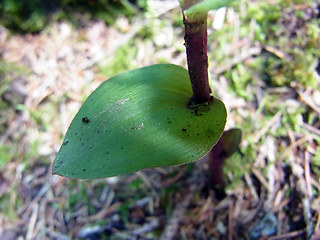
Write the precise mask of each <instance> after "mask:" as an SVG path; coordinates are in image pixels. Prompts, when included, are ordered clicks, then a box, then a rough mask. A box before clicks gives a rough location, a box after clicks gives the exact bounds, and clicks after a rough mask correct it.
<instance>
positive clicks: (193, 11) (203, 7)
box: [184, 0, 234, 19]
mask: <svg viewBox="0 0 320 240" xmlns="http://www.w3.org/2000/svg"><path fill="white" fill-rule="evenodd" d="M233 1H234V0H203V1H201V2H199V3H197V4H195V5H193V6H192V7H190V8H188V9H187V10H185V12H184V14H185V15H186V16H187V17H188V18H190V19H192V18H196V16H197V15H198V14H201V13H207V12H208V11H209V10H216V9H219V8H221V7H225V6H227V5H229V4H230V3H232V2H233Z"/></svg>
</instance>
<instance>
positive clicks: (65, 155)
mask: <svg viewBox="0 0 320 240" xmlns="http://www.w3.org/2000/svg"><path fill="white" fill-rule="evenodd" d="M191 96H192V90H191V85H190V81H189V76H188V72H187V70H185V69H184V68H182V67H179V66H176V65H172V64H159V65H153V66H149V67H145V68H141V69H137V70H133V71H129V72H126V73H122V74H119V75H117V76H115V77H113V78H111V79H109V80H107V81H106V82H104V83H103V84H101V85H100V86H99V87H98V88H97V89H96V90H95V91H94V92H93V93H92V94H91V95H90V96H89V97H88V99H87V100H86V101H85V103H84V104H83V106H82V107H81V108H80V110H79V112H78V113H77V114H76V116H75V117H74V119H73V121H72V123H71V125H70V127H69V129H68V131H67V133H66V136H65V139H64V144H62V146H61V148H60V150H59V153H58V154H57V156H56V159H55V161H54V164H53V173H54V174H59V175H62V176H66V177H71V178H102V177H110V176H115V175H119V174H125V173H130V172H133V171H137V170H141V169H144V168H150V167H159V166H169V165H178V164H185V163H188V162H192V161H195V160H197V159H199V158H200V157H202V156H203V155H205V154H206V153H207V152H208V151H209V150H210V149H211V147H212V146H213V145H214V144H215V143H216V142H217V140H218V139H219V137H220V135H221V133H222V131H223V129H224V125H225V120H226V110H225V107H224V105H223V103H222V102H221V101H219V100H217V99H215V100H214V102H213V103H212V104H210V105H208V106H204V107H203V108H204V109H202V110H201V109H200V110H199V112H198V113H196V110H195V109H193V110H192V109H189V108H187V106H186V104H187V102H188V100H189V99H190V97H191ZM213 125H214V126H215V127H213Z"/></svg>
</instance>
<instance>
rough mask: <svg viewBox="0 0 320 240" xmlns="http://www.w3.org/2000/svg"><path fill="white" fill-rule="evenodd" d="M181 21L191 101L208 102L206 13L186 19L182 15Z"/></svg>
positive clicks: (196, 102) (209, 91)
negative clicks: (191, 93)
mask: <svg viewBox="0 0 320 240" xmlns="http://www.w3.org/2000/svg"><path fill="white" fill-rule="evenodd" d="M183 23H184V25H185V37H184V39H185V46H186V51H187V62H188V70H189V76H190V81H191V86H192V91H193V97H192V103H194V104H201V103H205V102H209V101H210V93H211V89H210V86H209V79H208V55H207V13H203V14H200V15H198V17H197V18H195V19H188V18H187V17H186V16H185V15H183Z"/></svg>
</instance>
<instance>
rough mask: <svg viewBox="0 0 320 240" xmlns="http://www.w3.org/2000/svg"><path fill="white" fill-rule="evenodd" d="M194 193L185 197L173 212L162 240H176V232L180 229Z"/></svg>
mask: <svg viewBox="0 0 320 240" xmlns="http://www.w3.org/2000/svg"><path fill="white" fill-rule="evenodd" d="M192 195H193V192H189V193H188V195H187V196H186V197H185V199H184V200H183V202H182V203H180V204H179V205H178V206H176V208H175V209H174V210H173V212H172V216H171V218H170V220H169V221H168V223H167V225H166V227H165V229H164V231H163V233H162V235H161V237H160V240H171V239H174V236H175V235H176V232H177V230H178V227H179V223H180V221H181V219H182V217H183V214H184V212H185V210H186V208H187V207H188V206H189V204H190V201H191V198H192Z"/></svg>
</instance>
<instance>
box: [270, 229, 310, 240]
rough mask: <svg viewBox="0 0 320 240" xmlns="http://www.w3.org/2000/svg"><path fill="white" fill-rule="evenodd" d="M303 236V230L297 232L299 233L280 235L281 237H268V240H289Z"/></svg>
mask: <svg viewBox="0 0 320 240" xmlns="http://www.w3.org/2000/svg"><path fill="white" fill-rule="evenodd" d="M304 234H305V230H299V231H294V232H290V233H285V234H282V235H278V236H274V237H270V238H269V239H268V240H282V239H290V238H295V237H299V236H303V235H304Z"/></svg>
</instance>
